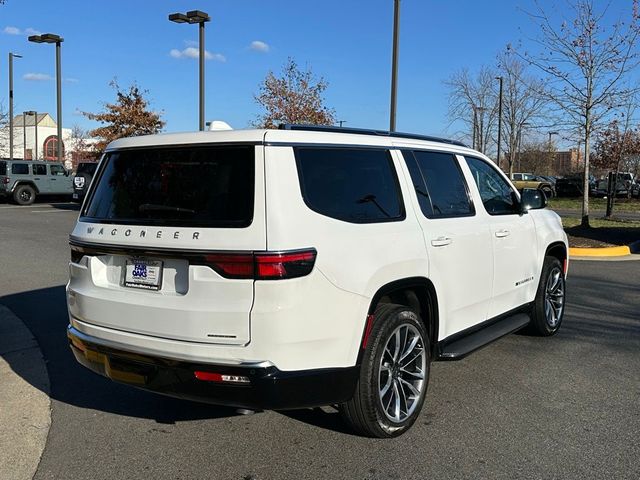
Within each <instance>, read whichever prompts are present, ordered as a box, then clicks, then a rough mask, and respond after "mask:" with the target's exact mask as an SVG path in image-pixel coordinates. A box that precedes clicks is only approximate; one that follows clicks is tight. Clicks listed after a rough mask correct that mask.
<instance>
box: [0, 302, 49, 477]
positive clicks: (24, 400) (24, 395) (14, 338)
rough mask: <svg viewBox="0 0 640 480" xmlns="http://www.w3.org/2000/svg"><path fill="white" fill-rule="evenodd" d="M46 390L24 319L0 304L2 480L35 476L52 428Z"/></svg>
mask: <svg viewBox="0 0 640 480" xmlns="http://www.w3.org/2000/svg"><path fill="white" fill-rule="evenodd" d="M45 392H46V393H45ZM48 392H49V376H48V374H47V369H46V366H45V363H44V359H43V358H42V353H41V352H40V348H39V347H38V344H37V343H36V341H35V339H34V338H33V335H31V332H30V331H29V329H27V327H26V326H25V325H24V324H23V323H22V321H21V320H20V319H19V318H18V317H16V316H15V315H14V314H13V312H11V310H9V309H8V308H6V307H5V306H3V305H0V480H31V479H32V478H33V476H34V475H35V473H36V469H37V468H38V463H39V462H40V456H41V455H42V452H43V450H44V446H45V443H46V441H47V434H48V433H49V427H50V426H51V403H50V400H49V396H48Z"/></svg>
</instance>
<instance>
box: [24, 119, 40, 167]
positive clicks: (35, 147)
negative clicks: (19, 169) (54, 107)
mask: <svg viewBox="0 0 640 480" xmlns="http://www.w3.org/2000/svg"><path fill="white" fill-rule="evenodd" d="M25 113H26V114H27V115H32V116H33V126H34V128H35V141H34V144H33V159H34V160H38V112H36V111H35V110H29V111H28V112H25Z"/></svg>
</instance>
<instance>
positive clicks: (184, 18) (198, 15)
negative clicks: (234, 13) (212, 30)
mask: <svg viewBox="0 0 640 480" xmlns="http://www.w3.org/2000/svg"><path fill="white" fill-rule="evenodd" d="M169 20H170V21H172V22H175V23H197V24H198V25H199V29H198V30H199V34H200V39H199V40H200V41H199V43H200V45H199V47H200V55H199V57H200V62H199V63H200V95H199V96H200V121H199V127H200V131H201V132H202V131H204V24H205V23H207V22H209V21H210V20H211V17H209V14H207V13H205V12H201V11H200V10H192V11H190V12H187V13H186V14H184V13H172V14H171V15H169Z"/></svg>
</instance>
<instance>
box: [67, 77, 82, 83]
mask: <svg viewBox="0 0 640 480" xmlns="http://www.w3.org/2000/svg"><path fill="white" fill-rule="evenodd" d="M64 81H65V82H67V83H78V82H79V81H80V80H78V79H77V78H73V77H66V78H65V79H64Z"/></svg>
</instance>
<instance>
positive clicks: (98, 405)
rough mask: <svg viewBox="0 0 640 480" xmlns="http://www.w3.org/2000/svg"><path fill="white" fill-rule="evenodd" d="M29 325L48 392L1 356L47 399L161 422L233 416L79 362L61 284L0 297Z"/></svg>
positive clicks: (25, 369)
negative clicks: (115, 379) (106, 374)
mask: <svg viewBox="0 0 640 480" xmlns="http://www.w3.org/2000/svg"><path fill="white" fill-rule="evenodd" d="M0 303H2V304H3V305H5V306H6V307H8V308H9V309H10V310H11V311H12V312H13V313H14V314H16V315H17V316H18V317H19V318H20V319H21V320H22V321H23V322H24V323H25V325H26V326H27V327H28V328H29V330H30V331H31V333H32V334H33V336H34V337H35V339H36V341H37V342H38V344H39V346H40V349H41V351H42V355H43V357H44V361H45V363H46V367H47V371H48V374H49V383H50V387H49V388H50V391H47V389H46V386H45V385H42V383H41V382H39V381H37V379H36V378H34V377H33V376H32V374H31V373H30V372H31V369H29V368H28V366H26V365H23V364H21V363H20V362H14V363H13V364H12V363H11V360H12V358H13V356H11V355H7V356H6V357H4V358H5V359H6V361H7V362H9V365H10V366H11V368H12V369H13V370H14V372H15V373H16V374H18V375H19V376H21V377H22V378H23V379H24V380H25V381H27V382H29V383H30V384H31V385H32V386H34V387H35V388H37V389H39V390H41V391H43V392H44V393H46V394H48V395H49V396H50V397H51V399H52V400H55V401H59V402H63V403H65V404H69V405H74V406H77V407H80V408H88V409H93V410H97V411H102V412H108V413H114V414H117V415H123V416H131V417H139V418H148V419H152V420H155V421H156V422H158V423H162V424H173V423H176V422H181V421H189V420H198V419H215V418H225V417H232V416H236V415H238V413H237V411H236V409H234V408H228V407H220V406H213V405H207V404H201V403H196V402H192V401H186V400H180V399H177V398H171V397H166V396H162V395H158V394H154V393H151V392H147V391H145V390H140V389H136V388H131V387H129V386H126V385H121V384H118V383H115V382H112V381H111V380H109V379H107V378H104V377H101V376H100V375H97V374H94V373H92V372H91V371H89V370H87V369H86V368H84V367H82V366H81V365H79V364H78V363H77V362H76V360H75V358H74V356H73V354H72V353H71V350H70V349H69V346H68V341H67V336H66V327H67V323H68V317H67V307H66V302H65V291H64V286H63V285H60V286H56V287H50V288H44V289H39V290H31V291H27V292H21V293H17V294H13V295H7V296H4V297H0Z"/></svg>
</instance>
